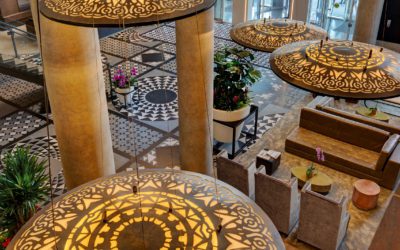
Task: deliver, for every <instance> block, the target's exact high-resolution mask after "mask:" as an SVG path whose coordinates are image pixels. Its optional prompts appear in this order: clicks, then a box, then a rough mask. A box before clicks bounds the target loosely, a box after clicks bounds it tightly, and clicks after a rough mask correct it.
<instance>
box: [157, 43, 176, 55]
mask: <svg viewBox="0 0 400 250" xmlns="http://www.w3.org/2000/svg"><path fill="white" fill-rule="evenodd" d="M155 48H156V49H158V50H159V51H165V52H168V53H171V54H176V46H175V44H170V43H162V44H160V45H158V46H157V47H155Z"/></svg>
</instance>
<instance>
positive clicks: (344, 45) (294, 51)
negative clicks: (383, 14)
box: [270, 40, 400, 99]
mask: <svg viewBox="0 0 400 250" xmlns="http://www.w3.org/2000/svg"><path fill="white" fill-rule="evenodd" d="M270 64H271V69H272V70H273V71H274V72H275V74H277V75H278V76H279V77H281V78H282V79H283V80H285V81H287V82H288V83H290V84H292V85H294V86H296V87H299V88H302V89H305V90H308V91H311V92H314V93H317V94H322V95H327V96H334V97H342V98H350V99H381V98H390V97H396V96H399V95H400V55H399V54H398V53H396V52H394V51H391V50H387V49H383V48H380V47H377V46H374V45H370V44H365V43H359V42H352V41H335V40H331V41H323V40H321V41H304V42H297V43H293V44H290V45H286V46H284V47H282V48H279V49H277V50H276V51H274V53H272V55H271V57H270Z"/></svg>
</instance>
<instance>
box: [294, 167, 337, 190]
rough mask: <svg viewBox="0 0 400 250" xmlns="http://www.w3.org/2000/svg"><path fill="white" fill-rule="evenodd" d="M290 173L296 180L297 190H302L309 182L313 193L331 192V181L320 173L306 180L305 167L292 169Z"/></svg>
mask: <svg viewBox="0 0 400 250" xmlns="http://www.w3.org/2000/svg"><path fill="white" fill-rule="evenodd" d="M290 171H291V173H292V177H293V176H294V177H296V178H297V183H298V185H299V188H302V187H303V186H304V184H305V183H306V182H307V181H309V182H310V183H311V190H312V191H314V192H317V193H322V194H326V193H329V191H330V190H331V186H332V183H333V181H332V179H331V178H330V177H329V176H328V175H326V174H324V173H322V172H321V171H317V172H316V173H315V174H314V176H313V177H311V178H308V177H307V175H306V172H307V167H294V168H292V169H290Z"/></svg>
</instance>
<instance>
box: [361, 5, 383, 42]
mask: <svg viewBox="0 0 400 250" xmlns="http://www.w3.org/2000/svg"><path fill="white" fill-rule="evenodd" d="M384 2H385V1H384V0H362V1H358V9H357V17H356V26H355V28H354V35H353V40H354V41H358V42H363V43H370V44H375V43H376V39H377V37H378V31H379V24H380V22H381V16H382V10H383V4H384Z"/></svg>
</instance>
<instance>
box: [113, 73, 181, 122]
mask: <svg viewBox="0 0 400 250" xmlns="http://www.w3.org/2000/svg"><path fill="white" fill-rule="evenodd" d="M177 84H178V80H177V78H176V77H175V76H152V77H146V78H142V79H139V83H138V86H139V95H138V94H137V93H136V92H135V93H134V95H133V99H134V102H133V104H132V105H131V106H128V107H124V106H123V105H122V103H121V102H120V101H119V100H118V98H117V99H115V100H113V104H114V106H115V108H117V110H119V111H120V112H121V113H127V114H128V116H130V117H133V118H135V119H138V120H142V121H169V120H176V119H178V85H177ZM138 98H139V99H138Z"/></svg>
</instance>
